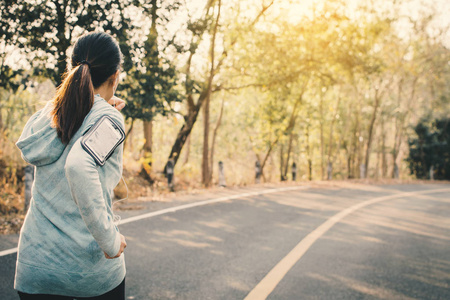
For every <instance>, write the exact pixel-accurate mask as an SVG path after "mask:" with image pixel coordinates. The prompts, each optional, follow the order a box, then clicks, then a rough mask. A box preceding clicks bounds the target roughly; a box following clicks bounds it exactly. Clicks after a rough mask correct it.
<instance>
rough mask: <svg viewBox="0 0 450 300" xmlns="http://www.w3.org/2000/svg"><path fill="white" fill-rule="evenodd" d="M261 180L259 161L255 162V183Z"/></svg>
mask: <svg viewBox="0 0 450 300" xmlns="http://www.w3.org/2000/svg"><path fill="white" fill-rule="evenodd" d="M260 182H261V164H260V163H259V161H256V163H255V183H260Z"/></svg>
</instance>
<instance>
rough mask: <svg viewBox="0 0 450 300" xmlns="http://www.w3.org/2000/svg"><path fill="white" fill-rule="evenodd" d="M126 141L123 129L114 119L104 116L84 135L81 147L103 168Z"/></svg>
mask: <svg viewBox="0 0 450 300" xmlns="http://www.w3.org/2000/svg"><path fill="white" fill-rule="evenodd" d="M124 140H125V132H124V131H123V129H122V128H121V127H120V126H119V125H118V124H117V123H116V122H115V121H114V120H113V119H112V118H110V117H108V116H103V117H101V118H100V119H99V120H98V121H97V122H96V123H95V124H94V125H93V126H92V127H91V128H90V129H89V130H88V131H87V132H86V133H85V134H84V136H83V138H82V139H81V146H82V147H83V149H84V150H86V152H88V153H89V155H90V156H92V158H94V160H95V161H96V162H97V164H99V165H100V166H103V165H104V164H105V162H106V161H107V160H108V158H109V157H110V156H111V154H112V153H113V152H114V150H115V149H116V148H117V147H118V146H119V145H120V144H121V143H122V142H123V141H124Z"/></svg>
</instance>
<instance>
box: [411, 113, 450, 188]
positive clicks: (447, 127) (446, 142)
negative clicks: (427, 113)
mask: <svg viewBox="0 0 450 300" xmlns="http://www.w3.org/2000/svg"><path fill="white" fill-rule="evenodd" d="M414 131H415V133H416V135H417V137H415V138H412V139H410V140H409V141H408V143H409V157H408V158H407V161H408V163H409V168H410V170H411V174H414V175H416V177H417V178H420V179H427V178H429V172H430V168H431V167H433V169H434V178H435V179H446V180H450V118H445V119H436V120H434V121H433V122H430V121H428V120H426V119H422V120H421V121H420V122H419V123H418V124H417V125H416V126H415V128H414Z"/></svg>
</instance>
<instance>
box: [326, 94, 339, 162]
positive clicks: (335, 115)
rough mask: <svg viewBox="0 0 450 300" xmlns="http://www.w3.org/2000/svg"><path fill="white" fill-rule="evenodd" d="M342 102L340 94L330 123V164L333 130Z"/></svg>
mask: <svg viewBox="0 0 450 300" xmlns="http://www.w3.org/2000/svg"><path fill="white" fill-rule="evenodd" d="M340 103H341V97H340V95H339V97H338V99H337V101H336V107H335V109H334V116H333V119H332V120H331V124H330V137H329V139H328V165H329V164H330V163H333V161H332V158H331V157H332V153H333V130H334V124H335V123H336V120H337V116H338V111H339V105H340Z"/></svg>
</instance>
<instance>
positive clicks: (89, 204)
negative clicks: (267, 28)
mask: <svg viewBox="0 0 450 300" xmlns="http://www.w3.org/2000/svg"><path fill="white" fill-rule="evenodd" d="M80 141H81V139H79V140H77V141H76V142H75V144H74V146H73V147H72V149H71V150H70V153H69V155H68V157H67V160H66V165H65V173H66V177H67V181H68V182H69V186H70V190H71V193H72V197H73V199H74V200H75V202H76V204H77V205H78V208H79V210H80V213H81V216H82V218H83V220H84V222H85V223H86V226H87V228H88V230H89V232H90V233H91V234H92V236H93V237H94V239H95V240H96V241H97V243H98V245H99V246H100V248H102V250H103V251H104V252H105V254H106V255H105V256H106V257H107V258H113V257H117V255H119V256H120V254H121V252H120V250H122V251H123V249H121V248H122V247H121V245H122V244H123V242H122V241H121V234H120V233H119V229H118V228H117V226H116V225H115V224H114V220H113V219H112V216H111V215H110V214H109V213H108V210H107V208H106V203H105V199H104V198H103V189H102V185H101V182H100V179H99V174H98V171H97V165H96V163H95V161H94V159H93V158H92V157H91V156H90V155H89V154H88V153H87V152H86V151H85V150H84V149H83V148H82V146H81V143H80ZM110 159H113V157H111V158H110ZM122 246H123V245H122Z"/></svg>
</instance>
